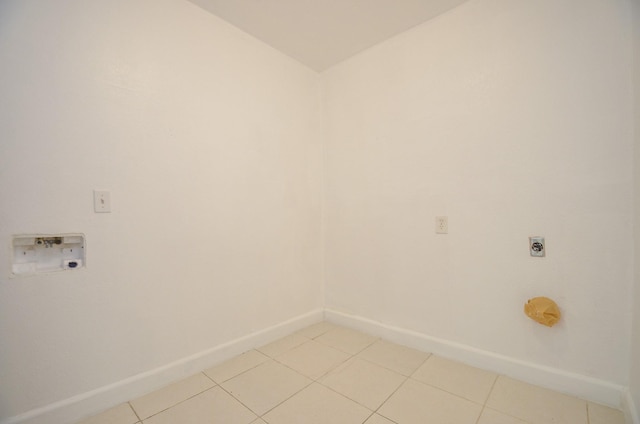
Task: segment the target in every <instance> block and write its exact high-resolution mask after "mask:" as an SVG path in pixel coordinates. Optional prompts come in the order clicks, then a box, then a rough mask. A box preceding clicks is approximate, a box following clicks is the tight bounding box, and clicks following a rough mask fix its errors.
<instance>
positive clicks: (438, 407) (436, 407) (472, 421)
mask: <svg viewBox="0 0 640 424" xmlns="http://www.w3.org/2000/svg"><path fill="white" fill-rule="evenodd" d="M481 410H482V406H481V405H478V404H477V403H474V402H471V401H468V400H466V399H462V398H461V397H458V396H455V395H452V394H450V393H447V392H445V391H443V390H440V389H436V388H435V387H431V386H428V385H426V384H423V383H420V382H418V381H415V380H411V379H409V380H407V381H406V382H405V383H404V384H403V385H402V387H400V388H399V389H398V390H397V391H396V392H395V393H394V394H393V395H392V396H391V398H389V400H388V401H386V402H385V403H384V404H383V405H382V407H381V408H380V409H379V410H378V413H379V414H380V415H382V416H384V417H386V418H389V419H390V420H392V421H395V422H397V423H400V424H425V423H437V424H476V421H477V419H478V417H479V416H480V411H481Z"/></svg>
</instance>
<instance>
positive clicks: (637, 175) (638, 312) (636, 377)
mask: <svg viewBox="0 0 640 424" xmlns="http://www.w3.org/2000/svg"><path fill="white" fill-rule="evenodd" d="M630 3H631V5H632V13H631V16H632V17H633V23H634V28H633V29H634V32H633V35H634V44H633V59H634V64H633V75H634V87H635V90H634V91H635V102H634V106H635V118H634V123H635V137H634V140H635V142H634V146H635V152H634V153H635V154H634V163H635V166H634V171H635V172H634V183H635V184H634V198H635V212H634V235H635V248H634V251H635V256H634V263H635V275H634V277H635V278H634V279H635V287H634V308H633V312H634V315H633V317H634V318H633V335H632V343H633V344H632V348H631V358H634V359H633V360H632V361H631V372H630V378H631V384H630V394H631V399H630V403H631V402H632V405H633V406H631V405H630V406H631V408H633V410H634V414H635V417H634V418H635V420H636V423H640V361H639V360H638V358H640V0H631V2H630Z"/></svg>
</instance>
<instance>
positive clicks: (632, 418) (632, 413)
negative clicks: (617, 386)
mask: <svg viewBox="0 0 640 424" xmlns="http://www.w3.org/2000/svg"><path fill="white" fill-rule="evenodd" d="M622 410H623V411H624V416H625V418H626V420H627V422H628V423H631V424H640V414H638V405H636V404H635V403H634V402H633V397H632V396H631V392H630V391H629V390H625V394H624V398H623V402H622Z"/></svg>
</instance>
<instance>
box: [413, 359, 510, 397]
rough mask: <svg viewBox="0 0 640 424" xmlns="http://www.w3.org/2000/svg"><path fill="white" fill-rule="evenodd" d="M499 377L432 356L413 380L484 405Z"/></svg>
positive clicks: (419, 369)
mask: <svg viewBox="0 0 640 424" xmlns="http://www.w3.org/2000/svg"><path fill="white" fill-rule="evenodd" d="M497 377H498V375H497V374H494V373H492V372H489V371H485V370H481V369H479V368H474V367H471V366H469V365H465V364H462V363H460V362H456V361H451V360H448V359H444V358H441V357H439V356H435V355H431V356H430V357H429V359H427V360H426V361H425V363H424V364H422V366H420V368H418V370H417V371H416V372H415V373H414V374H413V375H412V376H411V378H413V379H415V380H418V381H421V382H422V383H426V384H429V385H431V386H434V387H437V388H439V389H442V390H445V391H447V392H450V393H453V394H454V395H458V396H461V397H463V398H465V399H468V400H471V401H473V402H477V403H480V404H484V402H485V401H486V400H487V397H488V396H489V392H490V391H491V387H493V383H494V382H495V381H496V378H497Z"/></svg>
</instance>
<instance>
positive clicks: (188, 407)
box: [144, 386, 257, 424]
mask: <svg viewBox="0 0 640 424" xmlns="http://www.w3.org/2000/svg"><path fill="white" fill-rule="evenodd" d="M256 418H257V417H256V415H255V414H254V413H253V412H251V411H249V410H248V409H247V408H246V407H245V406H243V405H242V404H241V403H240V402H238V401H237V400H236V399H234V398H233V397H232V396H231V395H229V394H228V393H226V392H225V391H224V390H222V389H221V388H220V387H219V386H218V387H214V388H213V389H210V390H207V391H206V392H204V393H200V394H199V395H197V396H195V397H192V398H191V399H189V400H186V401H184V402H182V403H180V404H178V405H176V406H174V407H173V408H169V409H167V410H166V411H164V412H161V413H159V414H157V415H154V416H153V417H151V418H149V419H146V420H144V424H178V423H180V424H183V423H184V424H200V423H224V424H249V423H251V422H253V421H255V420H256Z"/></svg>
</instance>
